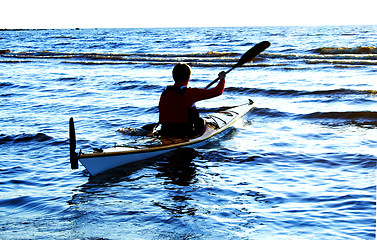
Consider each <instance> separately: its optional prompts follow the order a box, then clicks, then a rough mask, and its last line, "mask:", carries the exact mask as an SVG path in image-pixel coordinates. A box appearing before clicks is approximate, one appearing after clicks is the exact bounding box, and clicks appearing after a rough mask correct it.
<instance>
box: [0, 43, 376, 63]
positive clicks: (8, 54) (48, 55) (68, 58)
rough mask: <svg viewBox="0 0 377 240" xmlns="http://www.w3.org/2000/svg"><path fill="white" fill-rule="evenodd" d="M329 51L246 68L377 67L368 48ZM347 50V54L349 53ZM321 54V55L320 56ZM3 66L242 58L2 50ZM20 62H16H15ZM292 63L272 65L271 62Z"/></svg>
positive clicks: (232, 56) (268, 56) (233, 58)
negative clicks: (46, 61) (40, 62)
mask: <svg viewBox="0 0 377 240" xmlns="http://www.w3.org/2000/svg"><path fill="white" fill-rule="evenodd" d="M325 49H327V48H319V49H315V50H312V51H311V52H312V53H310V54H292V53H291V54H290V53H269V52H265V53H261V54H260V55H259V56H258V57H257V58H255V59H254V60H253V64H245V65H243V67H284V66H287V65H289V64H291V63H292V62H291V61H300V62H301V63H303V64H328V65H331V66H334V65H335V66H336V67H339V66H343V67H346V66H366V65H377V54H376V53H375V52H376V48H373V47H365V48H360V49H369V50H368V51H369V54H365V53H367V52H368V51H367V50H363V51H364V52H363V53H364V54H356V53H354V52H358V51H359V52H360V51H361V50H360V49H359V48H356V49H359V50H355V49H354V48H350V49H349V48H337V49H334V50H333V51H332V53H331V54H330V53H326V54H325V52H326V50H325ZM347 49H348V50H347ZM328 52H331V51H328ZM318 53H319V54H318ZM0 56H1V57H2V58H8V59H0V62H1V63H24V62H32V61H37V60H39V59H60V60H62V63H68V64H83V65H104V64H149V65H171V64H175V63H177V62H186V63H189V64H190V65H192V66H199V67H231V66H233V65H234V64H235V63H236V62H237V61H238V59H239V57H240V56H241V54H239V53H234V52H205V53H200V52H197V53H185V54H176V53H96V52H88V53H69V52H53V51H33V52H12V51H9V50H3V53H1V54H0ZM15 59H17V60H15ZM274 59H276V60H279V59H282V60H289V61H272V60H274Z"/></svg>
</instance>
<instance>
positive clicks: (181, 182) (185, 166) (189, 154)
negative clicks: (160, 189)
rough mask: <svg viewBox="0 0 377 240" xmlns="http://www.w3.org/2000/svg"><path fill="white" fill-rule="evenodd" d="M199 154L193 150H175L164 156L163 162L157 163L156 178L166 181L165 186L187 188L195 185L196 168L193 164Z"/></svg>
mask: <svg viewBox="0 0 377 240" xmlns="http://www.w3.org/2000/svg"><path fill="white" fill-rule="evenodd" d="M198 155H199V153H198V152H197V151H196V150H195V149H193V148H181V149H177V150H175V151H173V152H171V153H169V154H166V155H164V157H163V161H159V162H157V170H158V171H159V173H158V174H157V175H156V176H157V177H160V178H164V179H166V182H165V184H171V183H172V184H176V185H178V186H189V185H190V184H191V183H195V181H196V180H195V176H196V166H195V164H194V163H193V161H192V160H193V159H195V158H196V157H197V156H198Z"/></svg>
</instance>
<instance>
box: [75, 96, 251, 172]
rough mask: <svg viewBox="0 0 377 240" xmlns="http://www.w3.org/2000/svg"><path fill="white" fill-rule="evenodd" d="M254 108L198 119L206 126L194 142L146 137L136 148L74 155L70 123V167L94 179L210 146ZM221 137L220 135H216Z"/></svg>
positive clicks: (235, 109) (213, 114) (121, 148)
mask: <svg viewBox="0 0 377 240" xmlns="http://www.w3.org/2000/svg"><path fill="white" fill-rule="evenodd" d="M253 108H254V105H253V101H252V100H249V102H248V103H245V104H242V105H238V106H235V107H231V108H228V109H226V110H222V111H219V112H216V113H212V114H208V115H206V116H202V118H203V119H204V120H205V122H206V126H205V131H204V132H203V134H202V135H200V136H197V137H194V138H177V137H166V136H164V137H162V136H158V135H157V136H154V135H151V136H147V137H144V138H143V139H141V140H140V141H139V144H134V145H124V146H115V147H111V148H107V149H103V150H102V149H97V150H94V151H93V152H92V153H82V152H81V151H80V153H76V152H75V148H76V142H75V141H76V136H75V130H74V126H73V119H72V118H71V121H70V152H71V167H72V169H76V168H78V163H77V161H80V162H81V164H82V165H83V166H84V167H85V168H86V169H87V170H88V172H89V173H90V175H92V176H95V175H98V174H100V173H103V172H106V171H108V170H110V169H113V168H116V167H119V166H122V165H125V164H128V163H132V162H136V161H141V160H145V159H149V158H153V157H156V156H159V155H162V154H165V153H168V152H170V151H173V150H175V149H178V148H182V147H191V148H198V147H201V146H204V145H205V144H207V143H208V142H210V141H211V140H212V139H213V138H214V137H215V136H216V137H220V136H222V135H223V134H225V133H227V131H226V130H230V127H232V125H233V124H234V123H235V122H236V121H237V120H239V119H240V118H242V117H243V116H244V115H245V114H246V113H247V112H249V111H250V110H252V109H253ZM220 133H222V134H220Z"/></svg>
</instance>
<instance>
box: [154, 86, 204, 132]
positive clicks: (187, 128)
mask: <svg viewBox="0 0 377 240" xmlns="http://www.w3.org/2000/svg"><path fill="white" fill-rule="evenodd" d="M186 90H187V87H174V86H168V87H167V88H166V89H165V90H164V91H163V92H162V94H161V98H160V103H159V111H160V116H159V122H160V124H161V134H162V135H169V136H182V137H183V136H192V135H193V134H194V132H195V134H196V132H197V131H198V130H197V129H198V128H199V127H197V126H198V125H203V124H201V122H202V121H203V120H202V119H201V118H200V117H199V112H198V110H197V109H196V107H195V105H190V103H188V102H187V101H186V100H185V92H186ZM199 122H200V123H199ZM198 123H199V124H198ZM200 128H202V129H204V126H203V127H200Z"/></svg>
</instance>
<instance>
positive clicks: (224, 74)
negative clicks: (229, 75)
mask: <svg viewBox="0 0 377 240" xmlns="http://www.w3.org/2000/svg"><path fill="white" fill-rule="evenodd" d="M225 76H226V72H224V71H222V72H220V73H219V79H220V80H225Z"/></svg>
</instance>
